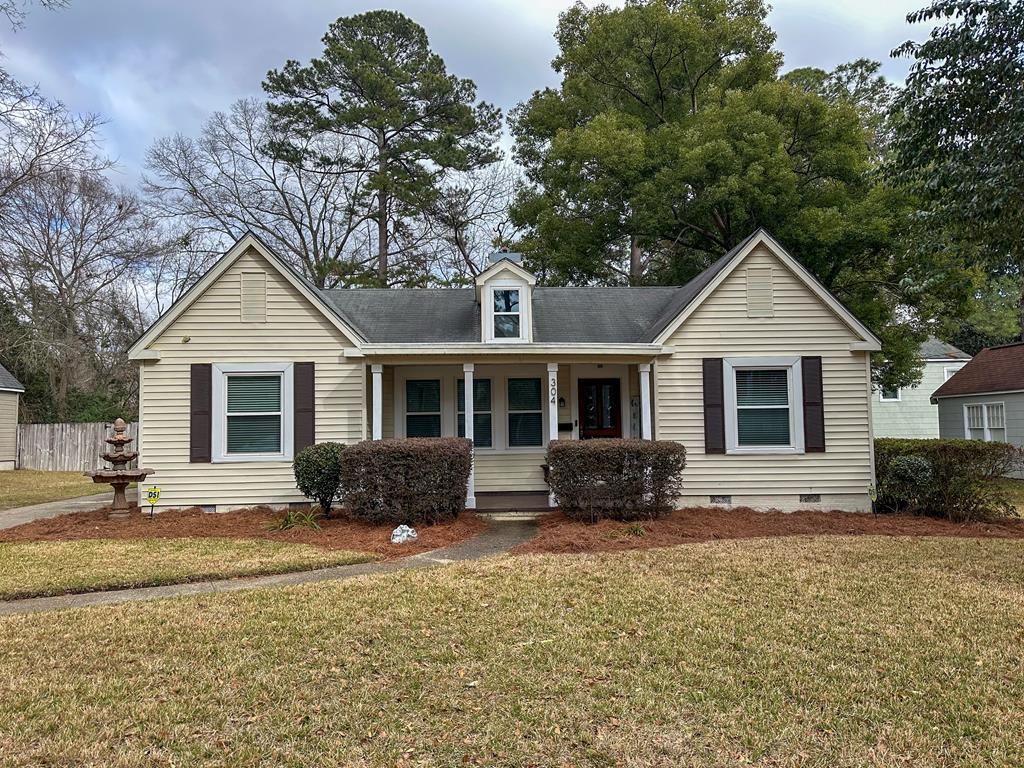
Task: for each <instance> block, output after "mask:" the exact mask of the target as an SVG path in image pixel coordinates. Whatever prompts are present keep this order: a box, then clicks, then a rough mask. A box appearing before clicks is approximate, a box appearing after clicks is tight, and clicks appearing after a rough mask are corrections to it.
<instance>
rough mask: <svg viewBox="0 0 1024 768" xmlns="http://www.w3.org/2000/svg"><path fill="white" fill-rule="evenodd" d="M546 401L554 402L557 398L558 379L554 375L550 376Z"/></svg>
mask: <svg viewBox="0 0 1024 768" xmlns="http://www.w3.org/2000/svg"><path fill="white" fill-rule="evenodd" d="M548 395H549V397H548V402H549V403H554V402H555V401H556V400H557V399H558V379H557V378H555V377H554V376H552V377H551V381H550V386H549V387H548Z"/></svg>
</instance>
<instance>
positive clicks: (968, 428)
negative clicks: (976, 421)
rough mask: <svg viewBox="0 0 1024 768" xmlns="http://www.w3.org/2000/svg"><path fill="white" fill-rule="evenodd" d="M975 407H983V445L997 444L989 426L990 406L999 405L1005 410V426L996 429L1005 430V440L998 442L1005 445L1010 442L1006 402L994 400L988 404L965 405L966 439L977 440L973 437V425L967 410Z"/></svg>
mask: <svg viewBox="0 0 1024 768" xmlns="http://www.w3.org/2000/svg"><path fill="white" fill-rule="evenodd" d="M975 405H976V406H980V407H981V423H982V428H981V429H982V432H983V433H984V437H982V439H981V442H983V443H992V442H996V441H994V440H993V439H992V427H990V426H989V425H988V409H989V406H993V405H998V406H1000V407H1002V409H1003V426H1001V427H996V429H1001V430H1003V439H1002V440H1000V441H998V442H1003V443H1008V442H1010V435H1009V430H1008V429H1007V428H1006V403H1005V402H1004V401H1002V400H994V401H992V402H987V403H964V439H965V440H974V439H975V438H973V437H971V425H970V421H969V420H968V418H967V409H968V408H970V407H972V406H975Z"/></svg>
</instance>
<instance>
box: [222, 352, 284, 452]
mask: <svg viewBox="0 0 1024 768" xmlns="http://www.w3.org/2000/svg"><path fill="white" fill-rule="evenodd" d="M213 370H214V388H213V413H214V424H215V425H216V426H215V429H214V434H213V458H214V461H261V460H275V459H279V460H286V459H291V455H292V444H293V441H292V424H291V414H292V409H293V400H292V365H291V364H290V363H274V364H266V365H263V364H258V365H252V364H242V363H239V364H228V363H224V364H215V365H214V366H213Z"/></svg>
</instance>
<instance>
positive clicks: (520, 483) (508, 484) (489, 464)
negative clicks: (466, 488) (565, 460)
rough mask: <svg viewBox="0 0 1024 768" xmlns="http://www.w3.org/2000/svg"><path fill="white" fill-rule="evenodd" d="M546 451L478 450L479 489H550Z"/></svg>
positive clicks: (477, 490)
mask: <svg viewBox="0 0 1024 768" xmlns="http://www.w3.org/2000/svg"><path fill="white" fill-rule="evenodd" d="M543 464H544V451H536V452H534V451H531V452H529V453H512V452H509V451H502V452H497V453H495V452H491V453H489V452H487V451H477V453H476V463H475V465H474V467H475V469H476V492H477V493H488V492H496V491H504V492H508V491H547V489H548V486H547V484H546V483H545V482H544V470H543V469H541V466H542V465H543Z"/></svg>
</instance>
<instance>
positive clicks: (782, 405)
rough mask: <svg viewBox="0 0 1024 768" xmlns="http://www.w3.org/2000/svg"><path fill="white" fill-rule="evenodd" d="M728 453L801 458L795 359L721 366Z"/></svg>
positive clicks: (797, 360) (800, 413)
mask: <svg viewBox="0 0 1024 768" xmlns="http://www.w3.org/2000/svg"><path fill="white" fill-rule="evenodd" d="M724 372H725V404H726V408H725V427H726V450H727V451H728V452H729V453H802V452H803V449H804V445H803V411H802V408H801V403H802V397H803V395H802V390H801V384H800V358H798V357H796V358H728V359H726V360H725V367H724Z"/></svg>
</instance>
